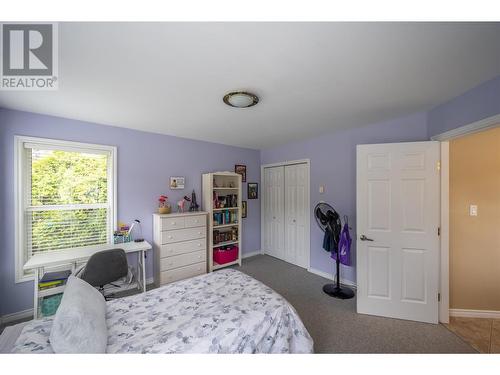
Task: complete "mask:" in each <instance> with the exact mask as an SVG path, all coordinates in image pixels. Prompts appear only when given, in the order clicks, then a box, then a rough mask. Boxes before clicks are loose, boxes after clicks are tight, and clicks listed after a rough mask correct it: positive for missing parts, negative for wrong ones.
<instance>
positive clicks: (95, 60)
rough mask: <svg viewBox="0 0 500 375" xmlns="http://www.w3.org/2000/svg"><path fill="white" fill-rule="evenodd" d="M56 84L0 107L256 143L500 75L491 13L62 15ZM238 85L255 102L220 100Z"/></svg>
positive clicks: (381, 114) (499, 35)
mask: <svg viewBox="0 0 500 375" xmlns="http://www.w3.org/2000/svg"><path fill="white" fill-rule="evenodd" d="M59 40H60V44H59V56H60V57H59V90H58V91H56V92H47V91H45V92H26V91H24V92H19V91H18V92H13V91H0V107H4V108H11V109H18V110H25V111H31V112H37V113H44V114H49V115H56V116H61V117H67V118H73V119H79V120H85V121H91V122H96V123H102V124H107V125H114V126H121V127H127V128H133V129H139V130H146V131H151V132H157V133H164V134H170V135H176V136H180V137H187V138H194V139H201V140H207V141H213V142H218V143H225V144H231V145H236V146H244V147H250V148H255V149H262V148H267V147H271V146H274V145H277V144H281V143H284V142H288V141H292V140H296V139H300V138H303V137H310V136H314V135H320V134H322V133H325V132H328V131H332V130H335V129H342V128H346V127H352V126H360V125H365V124H368V123H373V122H377V121H382V120H386V119H390V118H394V117H398V116H402V115H406V114H410V113H413V112H417V111H421V110H426V109H429V108H431V107H433V106H435V105H437V104H439V103H442V102H444V101H446V100H448V99H450V98H451V97H453V96H456V95H458V94H460V93H462V92H464V91H466V90H467V89H469V88H471V87H473V86H475V85H477V84H479V83H481V82H483V81H485V80H488V79H490V78H493V77H494V76H497V75H500V43H499V40H500V23H497V24H492V23H483V24H478V23H475V24H473V23H469V24H466V23H393V24H387V23H62V24H60V25H59ZM239 89H245V90H249V91H251V92H254V93H255V94H257V95H258V96H259V97H260V102H259V104H258V105H256V106H255V107H252V108H248V109H236V108H231V107H228V106H227V105H225V104H224V103H223V102H222V97H223V96H224V94H226V93H227V92H229V91H232V90H239Z"/></svg>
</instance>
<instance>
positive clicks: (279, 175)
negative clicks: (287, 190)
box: [264, 167, 285, 259]
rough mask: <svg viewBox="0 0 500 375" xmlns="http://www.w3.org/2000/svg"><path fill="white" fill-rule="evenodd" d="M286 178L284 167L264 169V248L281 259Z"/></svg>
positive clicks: (283, 245)
mask: <svg viewBox="0 0 500 375" xmlns="http://www.w3.org/2000/svg"><path fill="white" fill-rule="evenodd" d="M284 180H285V177H284V167H272V168H265V169H264V189H265V192H264V250H265V251H266V253H267V254H269V255H272V256H274V257H276V258H279V259H284V250H285V225H284V217H285V197H284Z"/></svg>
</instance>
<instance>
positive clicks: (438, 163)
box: [436, 161, 441, 171]
mask: <svg viewBox="0 0 500 375" xmlns="http://www.w3.org/2000/svg"><path fill="white" fill-rule="evenodd" d="M436 169H437V170H438V171H440V170H441V161H438V162H437V163H436Z"/></svg>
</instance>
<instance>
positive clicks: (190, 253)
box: [153, 211, 207, 286]
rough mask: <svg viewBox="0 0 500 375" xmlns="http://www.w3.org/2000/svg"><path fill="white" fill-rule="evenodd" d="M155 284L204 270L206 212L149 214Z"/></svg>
mask: <svg viewBox="0 0 500 375" xmlns="http://www.w3.org/2000/svg"><path fill="white" fill-rule="evenodd" d="M153 225H154V230H153V237H154V242H153V249H154V275H155V284H156V286H160V285H163V284H168V283H171V282H174V281H177V280H182V279H187V278H189V277H193V276H197V275H201V274H204V273H206V272H207V250H206V249H207V213H206V212H202V211H199V212H186V213H173V214H168V215H160V214H154V215H153Z"/></svg>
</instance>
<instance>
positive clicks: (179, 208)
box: [177, 195, 191, 212]
mask: <svg viewBox="0 0 500 375" xmlns="http://www.w3.org/2000/svg"><path fill="white" fill-rule="evenodd" d="M186 202H191V198H189V197H188V196H187V195H185V196H184V198H182V199H181V200H180V201H179V202H177V212H184V205H185V204H186Z"/></svg>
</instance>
